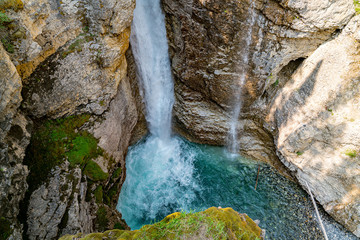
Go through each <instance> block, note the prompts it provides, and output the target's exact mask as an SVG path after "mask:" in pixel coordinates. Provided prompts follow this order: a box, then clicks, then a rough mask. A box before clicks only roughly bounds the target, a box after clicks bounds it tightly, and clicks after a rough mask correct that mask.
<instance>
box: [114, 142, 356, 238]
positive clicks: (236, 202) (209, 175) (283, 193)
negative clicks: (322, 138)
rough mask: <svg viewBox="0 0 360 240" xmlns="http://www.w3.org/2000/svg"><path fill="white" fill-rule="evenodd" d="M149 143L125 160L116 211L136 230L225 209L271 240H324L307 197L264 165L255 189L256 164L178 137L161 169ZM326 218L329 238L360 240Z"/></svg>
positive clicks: (138, 145) (134, 148)
mask: <svg viewBox="0 0 360 240" xmlns="http://www.w3.org/2000/svg"><path fill="white" fill-rule="evenodd" d="M151 138H152V137H148V138H147V139H144V140H142V141H140V142H139V143H137V144H136V145H134V146H132V147H130V149H129V154H128V157H127V159H126V161H127V162H126V166H127V179H126V182H125V184H124V186H123V189H122V191H121V194H120V199H119V205H118V207H119V208H118V209H119V210H120V212H121V213H122V214H123V218H124V219H125V220H126V222H127V223H128V224H129V226H130V227H131V228H132V229H138V228H140V227H141V226H142V225H144V224H149V223H151V222H154V221H156V220H161V219H162V218H163V217H165V216H166V215H168V214H170V213H173V212H176V211H182V210H185V211H189V210H195V211H200V210H204V209H207V208H209V207H212V206H216V207H218V206H221V207H232V208H233V209H235V210H236V211H238V212H241V213H247V214H248V215H249V216H250V217H251V218H252V219H258V220H260V227H261V228H263V229H266V235H267V239H277V240H281V239H284V240H289V239H296V240H299V239H323V234H322V232H321V230H320V227H319V225H318V223H317V221H316V215H315V210H314V208H313V204H312V202H311V199H310V198H309V196H308V195H307V194H306V192H304V191H303V190H302V189H301V188H300V187H299V186H298V185H297V184H295V183H294V182H292V181H290V180H288V179H287V178H285V177H283V176H281V175H279V174H278V173H277V171H276V170H275V169H273V168H271V167H270V166H268V165H265V164H260V174H259V181H258V185H257V189H256V190H255V183H256V176H257V171H258V163H255V162H253V161H249V160H246V159H244V158H241V157H237V158H236V159H234V158H229V156H228V154H227V153H226V151H225V150H224V148H222V147H214V146H208V145H199V144H195V143H191V142H188V141H186V140H184V139H181V138H180V137H174V138H172V140H173V141H177V142H178V146H180V148H179V149H177V150H176V151H175V152H176V153H177V154H176V155H174V156H173V158H170V160H169V161H164V162H163V164H160V165H157V164H155V163H154V162H153V161H154V160H155V159H156V161H163V160H162V159H163V158H157V157H153V154H154V152H153V151H151V148H150V149H147V142H149V140H151ZM152 149H155V147H154V148H152ZM171 152H173V150H172V151H171ZM165 159H167V158H165ZM176 159H181V160H182V161H183V162H181V163H178V165H177V167H179V168H174V165H173V162H175V161H176ZM159 168H160V169H159ZM322 215H323V216H322V218H323V220H324V223H325V228H326V230H327V232H328V235H329V239H339V240H346V239H357V238H356V237H354V236H353V235H352V234H350V233H348V232H346V231H344V229H343V228H342V227H341V226H339V225H338V224H336V223H334V221H333V220H332V219H331V218H330V217H328V216H327V215H326V214H325V213H324V212H322Z"/></svg>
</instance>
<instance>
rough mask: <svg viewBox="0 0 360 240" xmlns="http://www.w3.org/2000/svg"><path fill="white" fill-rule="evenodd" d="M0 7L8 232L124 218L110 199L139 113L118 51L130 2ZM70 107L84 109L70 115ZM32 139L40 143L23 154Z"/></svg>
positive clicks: (42, 232)
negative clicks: (42, 147)
mask: <svg viewBox="0 0 360 240" xmlns="http://www.w3.org/2000/svg"><path fill="white" fill-rule="evenodd" d="M15 3H16V4H15ZM14 4H15V5H16V6H15V5H14ZM0 7H1V8H4V9H1V10H2V14H3V15H2V16H1V17H2V19H5V20H4V21H3V20H1V22H0V25H1V29H0V38H1V41H2V43H3V45H4V48H5V49H6V50H5V49H4V48H3V47H2V46H1V45H0V56H1V58H0V61H1V62H0V70H1V71H0V83H1V86H2V89H1V92H0V93H1V94H0V144H1V149H0V150H1V151H0V152H1V154H0V156H1V158H0V165H1V166H0V167H1V171H0V189H1V195H0V205H1V210H0V213H1V214H0V215H1V219H0V220H1V225H2V226H5V225H6V227H7V229H8V230H9V231H8V232H7V233H6V236H11V237H12V238H13V239H21V238H22V225H21V223H22V224H24V229H25V233H24V234H26V235H27V237H28V238H29V239H55V238H57V237H59V236H60V235H62V234H74V233H77V232H80V231H81V232H91V231H98V230H104V229H106V228H110V227H111V228H112V227H113V226H114V224H116V223H118V224H122V225H124V224H123V221H122V220H121V215H120V214H119V213H118V212H117V211H116V209H115V206H116V203H117V196H118V194H119V191H120V188H121V184H122V182H123V181H124V179H125V171H124V169H125V161H124V158H125V154H126V151H127V147H128V145H129V143H130V138H131V136H132V131H133V129H134V127H135V125H136V123H137V120H138V113H139V112H140V110H139V109H138V106H137V103H136V102H137V100H136V99H138V98H139V97H138V96H137V95H136V94H138V93H137V91H136V90H134V89H133V87H136V86H134V84H133V82H134V81H135V80H134V79H132V78H131V79H129V77H127V68H128V66H127V60H126V56H125V53H126V51H127V49H128V47H129V35H130V25H131V21H132V14H133V10H134V8H135V0H123V1H115V0H106V1H97V0H95V1H90V2H89V1H82V0H80V1H66V0H65V1H55V0H41V1H33V0H24V1H5V2H4V3H1V4H0ZM4 14H5V15H4ZM4 16H6V17H4ZM135 85H136V84H135ZM3 86H4V88H3ZM20 104H21V107H20V109H21V110H20V109H19V106H20ZM74 114H75V115H79V114H86V115H80V116H82V117H69V116H70V115H74ZM29 117H30V118H29ZM31 119H32V120H34V122H35V126H34V131H33V130H32V127H31V123H32V121H31ZM49 119H57V120H49ZM74 119H75V120H76V121H74ZM84 119H86V121H85V120H84ZM84 121H85V122H84ZM76 122H77V123H76ZM79 122H81V124H79ZM45 125H46V126H45ZM49 126H51V127H49ZM52 127H53V129H52V130H51V128H52ZM31 134H35V135H33V136H32V140H31V143H30V147H29V148H28V150H27V157H26V159H25V163H26V164H25V165H24V164H23V158H24V155H25V149H26V147H27V146H28V144H29V141H30V136H31ZM41 134H43V135H41ZM58 134H60V135H58ZM57 136H63V137H62V138H61V137H60V138H58V137H57ZM45 140H48V143H50V144H46V143H45ZM43 143H44V144H43ZM36 144H40V145H41V146H45V148H44V149H43V150H45V151H43V150H40V148H38V149H39V150H40V151H38V152H37V151H35V152H31V151H32V149H33V148H34V146H35V147H38V145H36ZM94 144H95V145H94ZM51 145H52V146H57V147H58V148H57V150H56V151H52V150H54V148H52V147H51ZM93 150H94V151H96V152H93ZM41 151H42V152H41ZM71 152H72V153H73V154H71ZM29 153H35V154H29ZM47 153H49V154H47ZM59 154H60V155H59ZM30 155H32V156H30ZM28 156H30V157H28ZM40 156H43V157H44V158H41V157H40ZM74 161H75V162H74ZM79 161H80V162H79ZM29 170H30V171H29ZM28 174H29V177H28V181H26V177H27V175H28ZM28 185H29V190H28V191H27V192H26V189H28ZM25 192H26V194H25ZM24 196H25V199H23V198H24ZM22 200H23V202H22V203H21V208H22V209H21V211H20V217H19V218H20V219H22V222H21V223H19V222H18V221H17V217H18V214H19V202H20V201H22ZM4 224H5V225H4ZM123 227H124V228H126V226H123ZM4 236H5V235H4Z"/></svg>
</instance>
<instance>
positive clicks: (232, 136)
mask: <svg viewBox="0 0 360 240" xmlns="http://www.w3.org/2000/svg"><path fill="white" fill-rule="evenodd" d="M248 15H249V16H250V17H249V24H248V26H249V29H248V33H247V36H246V38H245V46H244V48H243V55H242V64H243V66H244V67H243V68H242V70H241V73H240V78H239V82H238V84H237V85H236V89H235V91H234V95H235V100H234V108H233V112H232V117H231V122H230V132H229V137H228V138H229V143H228V146H229V151H230V152H231V153H237V152H238V150H239V142H238V120H239V116H240V112H241V109H242V104H243V103H242V97H241V92H242V89H243V87H244V85H245V80H246V75H247V72H248V64H249V55H250V45H251V42H252V33H253V27H254V25H255V17H256V15H255V1H254V0H251V1H250V6H249V9H248Z"/></svg>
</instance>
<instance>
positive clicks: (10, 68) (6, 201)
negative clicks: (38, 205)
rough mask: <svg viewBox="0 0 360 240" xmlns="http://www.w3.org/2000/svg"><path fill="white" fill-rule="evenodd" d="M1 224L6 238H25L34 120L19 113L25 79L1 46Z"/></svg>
mask: <svg viewBox="0 0 360 240" xmlns="http://www.w3.org/2000/svg"><path fill="white" fill-rule="evenodd" d="M0 73H1V74H0V85H1V90H0V206H1V207H0V216H1V217H0V225H1V226H3V228H2V230H3V231H5V232H3V233H2V235H3V236H5V237H10V236H11V237H12V238H13V239H20V238H21V229H22V226H21V224H20V223H19V222H18V220H17V215H18V214H19V203H20V201H21V200H22V199H23V197H24V194H25V191H26V189H27V183H26V176H27V174H28V169H27V167H26V166H24V165H23V164H22V159H23V158H24V155H25V148H26V146H27V145H28V143H29V141H30V131H31V121H30V120H29V119H27V118H26V117H25V116H24V115H23V114H22V113H21V112H18V107H19V106H20V103H21V100H22V97H21V89H22V84H21V78H20V76H19V75H18V73H17V71H16V68H15V66H14V64H13V63H12V62H11V60H10V57H9V56H8V54H7V52H6V51H5V50H4V48H3V46H2V45H0Z"/></svg>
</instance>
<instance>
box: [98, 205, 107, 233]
mask: <svg viewBox="0 0 360 240" xmlns="http://www.w3.org/2000/svg"><path fill="white" fill-rule="evenodd" d="M108 223H109V220H108V218H107V212H106V208H105V207H103V206H101V207H100V208H99V209H98V210H97V212H96V224H97V225H98V229H100V231H101V230H102V231H104V230H105V229H106V228H107V225H108ZM101 239H102V238H101Z"/></svg>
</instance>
